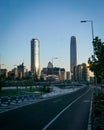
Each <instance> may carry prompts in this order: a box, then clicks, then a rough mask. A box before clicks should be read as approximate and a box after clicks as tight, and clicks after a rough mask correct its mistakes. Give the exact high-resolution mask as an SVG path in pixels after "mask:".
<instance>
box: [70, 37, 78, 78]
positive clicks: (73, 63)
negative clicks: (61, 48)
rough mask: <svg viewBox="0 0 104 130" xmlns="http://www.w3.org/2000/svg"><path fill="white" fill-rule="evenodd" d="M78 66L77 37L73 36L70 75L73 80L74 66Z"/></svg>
mask: <svg viewBox="0 0 104 130" xmlns="http://www.w3.org/2000/svg"><path fill="white" fill-rule="evenodd" d="M76 65H77V45H76V37H75V36H72V37H71V41H70V73H71V79H72V80H73V79H74V77H73V73H74V66H76Z"/></svg>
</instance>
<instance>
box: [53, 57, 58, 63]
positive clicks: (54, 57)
mask: <svg viewBox="0 0 104 130" xmlns="http://www.w3.org/2000/svg"><path fill="white" fill-rule="evenodd" d="M54 59H58V57H52V65H53V60H54Z"/></svg>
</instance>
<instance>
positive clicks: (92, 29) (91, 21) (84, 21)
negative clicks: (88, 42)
mask: <svg viewBox="0 0 104 130" xmlns="http://www.w3.org/2000/svg"><path fill="white" fill-rule="evenodd" d="M80 22H81V23H86V22H90V23H91V31H92V43H93V40H94V28H93V20H82V21H80ZM93 53H94V48H93ZM95 84H96V95H98V91H97V77H95Z"/></svg>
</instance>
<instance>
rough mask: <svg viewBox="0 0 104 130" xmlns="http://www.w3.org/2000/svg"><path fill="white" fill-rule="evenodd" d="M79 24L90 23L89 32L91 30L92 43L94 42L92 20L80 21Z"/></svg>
mask: <svg viewBox="0 0 104 130" xmlns="http://www.w3.org/2000/svg"><path fill="white" fill-rule="evenodd" d="M80 22H81V23H86V22H90V23H91V30H92V42H93V40H94V28H93V20H83V21H80Z"/></svg>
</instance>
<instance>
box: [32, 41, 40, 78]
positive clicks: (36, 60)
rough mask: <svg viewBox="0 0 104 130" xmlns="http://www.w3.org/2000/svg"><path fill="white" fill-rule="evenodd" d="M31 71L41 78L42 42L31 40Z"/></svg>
mask: <svg viewBox="0 0 104 130" xmlns="http://www.w3.org/2000/svg"><path fill="white" fill-rule="evenodd" d="M31 73H32V75H33V76H35V78H38V79H39V78H40V42H39V40H38V39H32V40H31Z"/></svg>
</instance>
